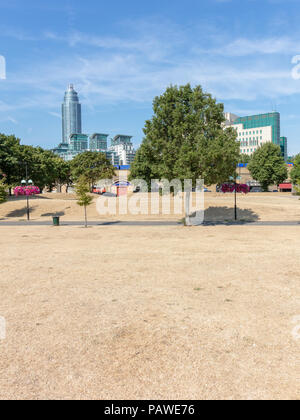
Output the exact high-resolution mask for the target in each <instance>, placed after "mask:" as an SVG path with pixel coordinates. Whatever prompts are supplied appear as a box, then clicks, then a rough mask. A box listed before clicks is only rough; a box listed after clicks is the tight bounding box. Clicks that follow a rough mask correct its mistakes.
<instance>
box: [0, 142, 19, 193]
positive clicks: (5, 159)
mask: <svg viewBox="0 0 300 420" xmlns="http://www.w3.org/2000/svg"><path fill="white" fill-rule="evenodd" d="M21 159H22V157H21V145H20V140H19V139H17V138H16V137H15V136H6V135H5V134H0V171H1V173H2V174H4V175H5V182H6V183H7V184H8V185H16V184H17V183H18V182H20V176H21V170H20V161H21Z"/></svg>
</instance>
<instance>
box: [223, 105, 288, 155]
mask: <svg viewBox="0 0 300 420" xmlns="http://www.w3.org/2000/svg"><path fill="white" fill-rule="evenodd" d="M224 116H225V120H226V121H225V122H224V128H227V127H232V128H234V129H235V130H236V133H237V141H238V142H239V143H240V152H241V153H243V154H246V155H249V156H251V155H252V154H253V153H254V152H256V151H257V149H258V148H259V147H261V146H263V145H264V144H265V143H273V144H275V145H277V146H280V148H281V151H282V156H283V157H284V158H285V159H287V138H286V137H285V138H281V137H280V114H279V112H270V113H267V114H258V115H251V116H247V117H238V116H236V115H234V114H230V113H227V114H226V113H225V114H224Z"/></svg>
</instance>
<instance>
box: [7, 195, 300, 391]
mask: <svg viewBox="0 0 300 420" xmlns="http://www.w3.org/2000/svg"><path fill="white" fill-rule="evenodd" d="M268 198H269V199H270V201H268V199H266V198H263V195H262V196H251V197H250V196H248V197H241V198H239V202H240V203H242V206H244V208H248V209H251V210H253V211H254V212H256V213H257V214H259V217H260V219H262V220H263V219H265V220H287V219H290V220H297V218H298V220H299V204H300V202H299V201H297V200H294V199H292V198H290V197H289V196H285V197H282V196H276V197H273V196H272V197H271V196H270V197H268ZM56 200H57V198H56V199H55V200H53V201H52V200H43V203H46V204H42V206H44V207H37V208H36V209H35V212H36V213H34V217H35V218H40V217H41V214H43V213H45V212H51V211H53V210H54V209H56V208H57V206H58V204H59V202H58V201H56ZM40 201H42V200H40ZM207 201H208V202H207V205H208V207H216V206H229V205H231V204H232V196H225V197H224V196H220V197H215V196H214V195H211V196H210V197H208V198H207ZM39 205H40V204H39ZM60 205H61V209H66V207H68V206H69V205H70V207H71V209H68V210H70V213H68V217H66V219H68V220H72V218H73V220H75V219H80V214H81V210H78V209H77V207H76V209H77V210H75V208H74V207H73V203H72V202H67V201H64V202H63V203H60ZM13 206H15V207H13ZM14 208H15V209H18V207H17V205H16V204H12V203H7V204H5V205H3V206H2V205H1V206H0V211H1V216H2V217H6V216H7V212H8V211H13V209H14ZM73 211H74V213H72V212H73ZM76 211H79V213H76ZM91 212H92V209H91V210H90V215H91ZM214 214H216V213H214ZM44 217H48V216H44ZM95 217H97V215H96V213H95V214H94V216H92V217H91V218H92V219H94V218H95ZM218 217H220V216H218ZM21 218H23V216H22V217H21ZM139 218H141V217H139ZM16 220H18V218H17V219H16ZM299 229H300V227H297V226H295V227H263V226H210V227H208V226H207V227H197V228H184V227H181V226H174V227H124V226H123V227H120V226H119V227H117V226H109V227H108V226H98V227H92V228H89V229H84V228H81V227H61V228H54V227H3V226H1V227H0V232H1V233H0V247H1V273H0V294H1V299H0V316H3V317H5V318H6V321H7V337H6V340H4V341H0V354H1V357H0V398H1V399H4V398H8V399H14V398H17V399H43V398H46V399H52V398H54V399H67V398H70V399H75V398H76V399H77V398H82V399H88V398H100V399H105V398H108V399H143V398H145V399H150V398H151V399H165V398H166V399H185V398H187V399H202V398H204V399H211V398H213V399H223V398H225V399H241V398H242V399H244V398H245V399H254V398H255V399H256V398H257V399H280V398H283V399H289V398H293V399H298V398H299V395H300V370H299V346H300V342H299V341H296V340H295V339H294V338H293V336H292V330H293V328H294V327H295V325H294V324H292V320H293V318H294V317H295V316H297V315H300V302H299V295H300V293H299V292H300V282H299V280H300V255H299V254H300V251H299V250H300V235H299V233H300V230H299Z"/></svg>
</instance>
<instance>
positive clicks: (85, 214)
mask: <svg viewBox="0 0 300 420" xmlns="http://www.w3.org/2000/svg"><path fill="white" fill-rule="evenodd" d="M84 220H85V227H86V228H87V213H86V206H84Z"/></svg>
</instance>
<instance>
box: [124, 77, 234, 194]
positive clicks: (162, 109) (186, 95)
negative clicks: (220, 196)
mask: <svg viewBox="0 0 300 420" xmlns="http://www.w3.org/2000/svg"><path fill="white" fill-rule="evenodd" d="M153 111H154V115H153V117H152V119H151V120H148V121H146V123H145V128H144V134H145V137H144V140H143V142H142V145H141V147H140V148H139V150H138V151H137V155H136V157H135V160H134V162H133V164H132V167H131V179H135V178H137V179H143V180H145V181H146V182H147V183H148V185H150V183H151V179H163V178H164V179H167V180H168V181H171V180H173V179H180V180H181V181H182V182H183V181H184V180H185V179H190V180H192V181H193V184H194V186H195V183H196V180H197V179H204V182H205V184H206V185H211V184H217V183H222V182H224V181H226V180H228V178H229V177H230V176H234V174H235V171H236V165H237V163H238V160H239V159H238V158H239V144H238V142H237V141H236V131H235V130H233V129H232V128H228V129H225V130H224V129H223V125H222V123H223V122H224V114H223V112H224V106H223V104H218V103H217V102H216V100H215V99H214V98H213V97H212V96H211V95H210V94H208V93H205V92H204V91H203V90H202V88H201V86H196V87H195V88H192V87H191V85H190V84H187V85H185V86H180V87H178V86H170V87H168V88H167V90H166V91H165V93H164V94H163V95H161V96H159V97H156V98H155V99H154V102H153Z"/></svg>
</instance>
